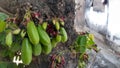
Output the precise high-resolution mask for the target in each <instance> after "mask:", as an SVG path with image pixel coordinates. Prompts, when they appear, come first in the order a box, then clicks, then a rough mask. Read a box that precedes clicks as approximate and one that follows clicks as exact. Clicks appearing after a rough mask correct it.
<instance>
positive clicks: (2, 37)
mask: <svg viewBox="0 0 120 68" xmlns="http://www.w3.org/2000/svg"><path fill="white" fill-rule="evenodd" d="M5 37H6V34H5V32H2V33H0V44H1V45H5ZM1 45H0V46H1Z"/></svg>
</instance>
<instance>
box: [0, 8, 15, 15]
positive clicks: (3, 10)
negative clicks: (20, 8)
mask: <svg viewBox="0 0 120 68" xmlns="http://www.w3.org/2000/svg"><path fill="white" fill-rule="evenodd" d="M0 11H1V12H4V13H6V14H8V15H10V16H13V14H12V13H10V12H8V11H6V10H5V9H3V8H2V7H0Z"/></svg>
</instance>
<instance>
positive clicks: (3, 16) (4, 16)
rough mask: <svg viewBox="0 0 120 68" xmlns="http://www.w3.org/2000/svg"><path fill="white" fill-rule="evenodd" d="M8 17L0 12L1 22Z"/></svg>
mask: <svg viewBox="0 0 120 68" xmlns="http://www.w3.org/2000/svg"><path fill="white" fill-rule="evenodd" d="M8 17H9V16H8V15H6V14H5V13H2V12H0V20H1V21H4V20H6V19H7V18H8Z"/></svg>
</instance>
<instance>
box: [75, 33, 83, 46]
mask: <svg viewBox="0 0 120 68" xmlns="http://www.w3.org/2000/svg"><path fill="white" fill-rule="evenodd" d="M81 38H82V36H81V35H79V36H78V37H77V40H76V42H77V44H78V45H79V44H80V43H81V42H80V41H81Z"/></svg>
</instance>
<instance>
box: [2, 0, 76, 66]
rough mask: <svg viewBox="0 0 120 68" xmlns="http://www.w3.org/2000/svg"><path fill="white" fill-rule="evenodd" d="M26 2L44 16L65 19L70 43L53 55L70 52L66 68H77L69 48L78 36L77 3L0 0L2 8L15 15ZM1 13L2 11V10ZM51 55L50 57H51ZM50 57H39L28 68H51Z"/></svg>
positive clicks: (45, 0) (71, 1) (66, 56)
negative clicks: (76, 24)
mask: <svg viewBox="0 0 120 68" xmlns="http://www.w3.org/2000/svg"><path fill="white" fill-rule="evenodd" d="M25 2H30V3H32V4H33V6H36V7H37V8H39V9H40V11H41V13H42V14H46V15H49V16H56V17H64V19H65V29H66V31H67V34H68V38H69V39H68V41H67V42H66V43H64V44H63V43H60V44H58V46H57V47H56V48H54V49H53V51H52V53H51V54H53V53H56V52H59V51H62V50H68V52H65V53H64V57H65V60H66V63H65V65H64V68H75V67H76V65H77V61H76V59H71V58H70V57H69V56H70V54H71V53H70V51H69V48H68V47H69V46H70V45H71V44H72V43H73V41H74V39H75V38H76V36H77V34H76V32H75V30H74V18H75V2H74V0H6V1H4V0H0V3H1V4H0V6H1V7H2V8H4V9H5V10H6V11H9V12H10V13H13V14H15V13H16V11H17V10H16V9H17V8H18V9H19V7H20V6H21V5H23V4H24V3H25ZM0 11H1V9H0ZM51 54H50V55H51ZM50 55H48V56H46V55H42V56H39V57H38V58H37V59H36V61H35V62H32V63H31V64H30V65H29V66H26V68H49V62H50V61H49V57H50Z"/></svg>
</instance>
